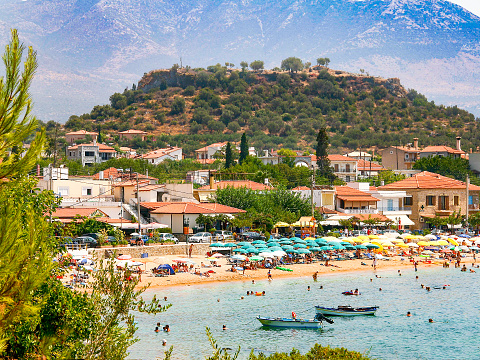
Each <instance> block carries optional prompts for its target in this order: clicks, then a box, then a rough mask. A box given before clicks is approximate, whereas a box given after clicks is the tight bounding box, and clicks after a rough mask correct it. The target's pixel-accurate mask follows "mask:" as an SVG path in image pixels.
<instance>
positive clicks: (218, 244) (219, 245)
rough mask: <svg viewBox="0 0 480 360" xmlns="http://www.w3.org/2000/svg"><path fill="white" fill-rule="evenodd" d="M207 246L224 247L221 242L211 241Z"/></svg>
mask: <svg viewBox="0 0 480 360" xmlns="http://www.w3.org/2000/svg"><path fill="white" fill-rule="evenodd" d="M208 247H225V244H223V243H211V244H210V245H209V246H208Z"/></svg>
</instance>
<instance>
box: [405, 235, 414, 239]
mask: <svg viewBox="0 0 480 360" xmlns="http://www.w3.org/2000/svg"><path fill="white" fill-rule="evenodd" d="M405 239H408V240H413V239H416V237H415V235H407V236H405Z"/></svg>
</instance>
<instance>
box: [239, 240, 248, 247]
mask: <svg viewBox="0 0 480 360" xmlns="http://www.w3.org/2000/svg"><path fill="white" fill-rule="evenodd" d="M245 245H250V243H249V242H248V241H240V242H238V243H237V246H245Z"/></svg>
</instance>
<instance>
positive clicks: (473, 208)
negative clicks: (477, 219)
mask: <svg viewBox="0 0 480 360" xmlns="http://www.w3.org/2000/svg"><path fill="white" fill-rule="evenodd" d="M468 211H480V206H479V204H470V205H468Z"/></svg>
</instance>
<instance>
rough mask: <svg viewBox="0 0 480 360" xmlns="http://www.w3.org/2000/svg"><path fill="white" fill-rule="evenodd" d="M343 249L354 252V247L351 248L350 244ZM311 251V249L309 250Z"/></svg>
mask: <svg viewBox="0 0 480 360" xmlns="http://www.w3.org/2000/svg"><path fill="white" fill-rule="evenodd" d="M345 249H347V250H355V246H353V245H352V244H348V245H345ZM310 250H312V249H310Z"/></svg>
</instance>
